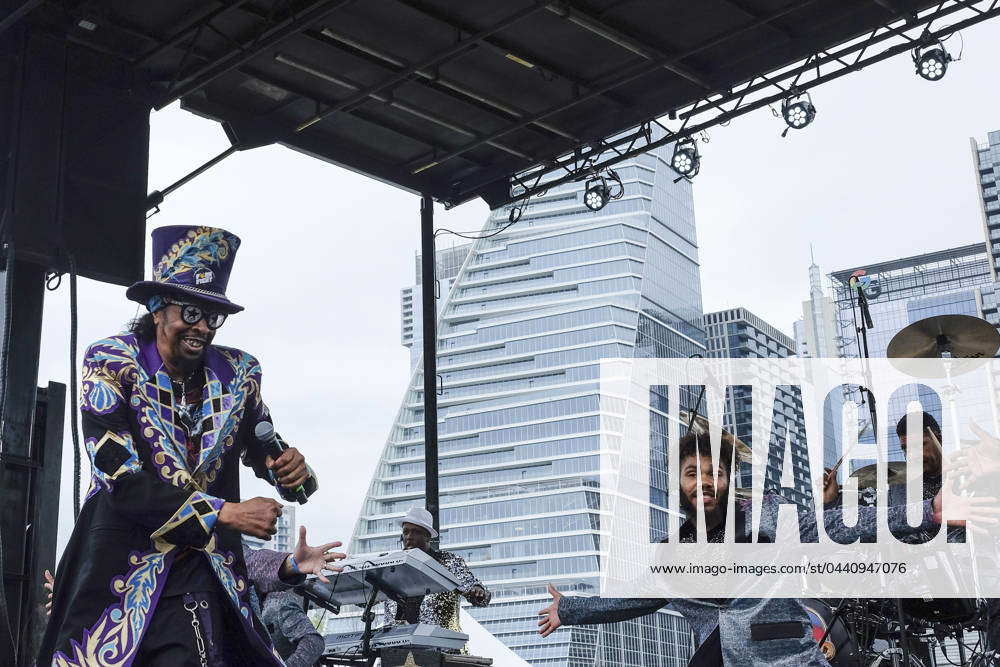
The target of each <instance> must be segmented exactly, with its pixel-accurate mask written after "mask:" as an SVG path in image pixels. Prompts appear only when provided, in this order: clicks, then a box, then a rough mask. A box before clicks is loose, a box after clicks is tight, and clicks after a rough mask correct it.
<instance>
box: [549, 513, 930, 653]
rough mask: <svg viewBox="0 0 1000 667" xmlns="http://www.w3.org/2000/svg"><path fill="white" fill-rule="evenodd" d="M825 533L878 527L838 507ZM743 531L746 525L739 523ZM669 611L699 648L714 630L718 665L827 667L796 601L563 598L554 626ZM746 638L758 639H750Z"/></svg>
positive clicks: (926, 524)
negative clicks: (847, 517) (849, 520)
mask: <svg viewBox="0 0 1000 667" xmlns="http://www.w3.org/2000/svg"><path fill="white" fill-rule="evenodd" d="M780 503H781V500H780V499H779V498H778V497H777V496H773V495H768V496H765V498H764V501H763V502H762V504H761V521H760V531H761V533H762V535H763V536H764V538H766V539H770V540H773V539H774V535H775V530H776V526H777V517H778V506H779V504H780ZM922 509H923V519H922V523H921V524H920V526H917V527H915V528H910V527H907V529H908V530H909V531H912V532H914V533H916V532H919V531H923V530H929V529H931V528H932V526H933V525H935V524H934V523H933V520H932V518H931V517H932V510H931V501H930V500H927V501H924V503H923V507H922ZM905 512H906V506H905V505H897V506H891V507H890V508H889V521H890V522H898V525H900V526H906V525H907V524H906V521H905ZM823 518H824V521H825V523H826V527H827V532H828V534H829V535H830V536H831V537H832V538H833V539H837V540H842V541H843V542H845V543H846V542H848V541H849V537H850V536H852V535H871V534H874V531H875V530H876V524H877V515H876V510H875V508H873V507H859V508H858V521H857V523H856V525H854V526H845V525H844V522H843V520H842V518H843V510H842V508H840V507H837V508H834V509H829V510H827V511H825V512H824V517H823ZM803 520H804V522H805V529H806V535H805V536H804V537H805V538H806V539H809V538H811V537H813V536H815V535H816V531H817V526H816V520H815V519H814V518H813V519H812V520H811V521H810V520H809V516H808V515H804V516H803ZM740 523H742V524H743V525H747V522H739V521H737V524H740ZM667 605H670V608H671V609H672V610H674V611H676V612H678V613H680V614H681V615H682V616H684V618H685V619H687V621H688V623H690V624H691V629H692V630H693V631H694V634H695V638H696V641H697V643H698V645H699V646H700V645H701V644H702V643H703V642H704V641H705V640H706V639H708V637H709V635H711V634H712V632H713V631H714V630H715V629H716V628H719V635H720V640H721V643H722V657H723V664H724V665H725V666H726V667H744V666H745V667H755V666H757V665H772V666H774V667H829V663H828V662H827V661H826V659H824V658H823V656H822V654H821V653H820V652H819V650H818V649H817V645H816V639H815V638H814V637H813V632H812V622H811V621H810V618H809V613H808V611H807V609H806V600H801V599H797V598H768V599H760V598H736V599H718V600H707V599H673V600H668V599H653V598H641V599H629V598H598V597H571V596H566V597H563V598H562V599H561V600H560V601H559V620H560V621H561V622H562V624H563V625H588V624H600V623H615V622H618V621H625V620H628V619H632V618H639V617H640V616H646V615H647V614H652V613H653V612H655V611H657V610H659V609H661V608H663V607H665V606H667ZM751 633H752V634H753V636H754V637H757V639H751Z"/></svg>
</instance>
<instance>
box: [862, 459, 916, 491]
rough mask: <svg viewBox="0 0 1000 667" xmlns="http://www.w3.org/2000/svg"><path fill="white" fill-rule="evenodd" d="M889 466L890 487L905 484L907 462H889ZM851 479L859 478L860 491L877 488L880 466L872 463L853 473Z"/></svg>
mask: <svg viewBox="0 0 1000 667" xmlns="http://www.w3.org/2000/svg"><path fill="white" fill-rule="evenodd" d="M888 464H889V470H888V477H889V486H893V485H895V484H902V483H903V482H905V481H906V477H905V473H906V461H889V462H888ZM851 477H856V478H857V480H858V488H859V489H864V488H866V487H869V486H877V484H876V482H877V480H878V464H877V463H872V464H871V465H866V466H864V467H862V468H858V469H857V470H855V471H854V472H852V473H851Z"/></svg>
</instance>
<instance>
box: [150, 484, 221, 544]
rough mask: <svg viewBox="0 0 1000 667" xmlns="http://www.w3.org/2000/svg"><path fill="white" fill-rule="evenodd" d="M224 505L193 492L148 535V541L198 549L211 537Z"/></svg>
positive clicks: (219, 500) (203, 494)
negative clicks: (164, 521)
mask: <svg viewBox="0 0 1000 667" xmlns="http://www.w3.org/2000/svg"><path fill="white" fill-rule="evenodd" d="M225 504H226V501H225V500H223V499H222V498H216V497H215V496H210V495H208V494H207V493H202V492H201V491H195V492H194V493H192V494H191V495H190V496H188V497H187V499H186V500H185V501H184V503H183V504H181V506H180V507H179V508H177V511H176V512H174V514H173V516H171V517H170V518H169V519H167V521H166V523H164V524H163V525H162V526H160V527H159V528H157V529H156V530H154V531H153V532H152V534H150V539H153V540H159V541H161V542H166V543H168V544H176V545H178V546H186V547H195V548H199V549H200V548H202V547H204V546H205V545H206V544H208V540H209V539H210V538H211V537H212V531H213V530H214V529H215V523H216V521H218V519H219V510H221V509H222V506H223V505H225Z"/></svg>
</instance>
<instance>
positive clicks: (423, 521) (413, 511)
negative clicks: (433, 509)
mask: <svg viewBox="0 0 1000 667" xmlns="http://www.w3.org/2000/svg"><path fill="white" fill-rule="evenodd" d="M404 523H412V524H413V525H414V526H420V527H421V528H424V529H425V530H426V531H427V532H428V533H430V534H431V537H437V536H438V532H437V531H436V530H434V517H432V516H431V513H430V512H428V511H427V510H425V509H424V508H423V507H412V508H410V511H409V512H407V513H406V516H404V517H403V519H402V520H401V521H400V522H399V524H400V525H403V524H404Z"/></svg>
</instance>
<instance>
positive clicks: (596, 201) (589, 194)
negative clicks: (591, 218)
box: [583, 176, 611, 211]
mask: <svg viewBox="0 0 1000 667" xmlns="http://www.w3.org/2000/svg"><path fill="white" fill-rule="evenodd" d="M609 199H611V189H610V188H608V184H607V182H605V180H604V178H603V177H600V176H598V177H597V178H592V179H590V180H589V181H587V187H586V189H585V190H584V193H583V203H584V204H586V205H587V208H589V209H590V210H591V211H600V210H601V209H602V208H604V206H605V204H607V203H608V200H609Z"/></svg>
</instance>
